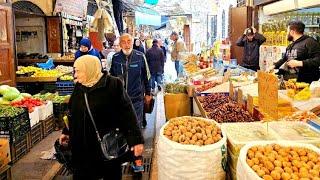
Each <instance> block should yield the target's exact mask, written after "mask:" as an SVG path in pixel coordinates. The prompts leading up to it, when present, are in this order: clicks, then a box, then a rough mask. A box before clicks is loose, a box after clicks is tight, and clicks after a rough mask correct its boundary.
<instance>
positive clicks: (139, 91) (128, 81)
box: [110, 49, 151, 103]
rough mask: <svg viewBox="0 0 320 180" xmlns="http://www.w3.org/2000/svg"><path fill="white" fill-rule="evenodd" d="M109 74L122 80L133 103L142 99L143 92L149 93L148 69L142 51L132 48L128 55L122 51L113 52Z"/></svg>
mask: <svg viewBox="0 0 320 180" xmlns="http://www.w3.org/2000/svg"><path fill="white" fill-rule="evenodd" d="M110 75H112V76H115V77H119V78H120V79H121V80H122V81H123V83H124V84H123V85H124V87H125V89H126V90H127V93H128V95H129V97H130V98H131V101H132V102H133V103H135V102H138V101H143V97H144V94H146V95H150V92H151V86H150V83H149V79H150V71H149V67H148V63H147V61H146V58H145V56H144V54H143V53H142V52H140V51H137V50H134V49H133V50H132V52H131V54H130V55H129V56H128V57H127V56H126V55H125V54H124V53H123V52H122V51H120V52H118V53H116V54H114V55H113V58H112V64H111V68H110Z"/></svg>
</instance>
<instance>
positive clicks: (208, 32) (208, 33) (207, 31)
mask: <svg viewBox="0 0 320 180" xmlns="http://www.w3.org/2000/svg"><path fill="white" fill-rule="evenodd" d="M207 47H209V13H207Z"/></svg>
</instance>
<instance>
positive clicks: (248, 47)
mask: <svg viewBox="0 0 320 180" xmlns="http://www.w3.org/2000/svg"><path fill="white" fill-rule="evenodd" d="M265 41H266V38H265V37H264V36H263V35H262V34H259V33H258V32H257V30H256V29H255V28H254V27H252V28H247V29H245V30H244V32H243V35H242V36H241V37H240V38H239V39H238V40H237V43H236V44H237V46H240V47H244V53H243V60H242V64H241V66H243V67H245V68H248V69H252V70H254V71H257V70H259V69H260V67H259V48H260V46H261V44H262V43H264V42H265Z"/></svg>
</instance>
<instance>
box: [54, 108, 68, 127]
mask: <svg viewBox="0 0 320 180" xmlns="http://www.w3.org/2000/svg"><path fill="white" fill-rule="evenodd" d="M67 110H68V104H67V103H53V115H54V118H55V123H56V126H57V128H62V127H63V126H64V125H63V116H64V115H65V114H66V112H67Z"/></svg>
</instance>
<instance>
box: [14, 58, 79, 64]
mask: <svg viewBox="0 0 320 180" xmlns="http://www.w3.org/2000/svg"><path fill="white" fill-rule="evenodd" d="M47 61H48V59H18V63H21V64H31V63H45V62H47ZM53 63H74V60H73V59H72V60H70V59H54V60H53Z"/></svg>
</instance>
